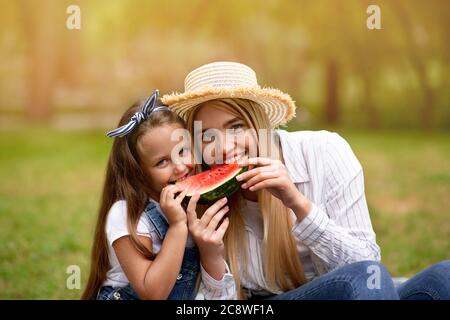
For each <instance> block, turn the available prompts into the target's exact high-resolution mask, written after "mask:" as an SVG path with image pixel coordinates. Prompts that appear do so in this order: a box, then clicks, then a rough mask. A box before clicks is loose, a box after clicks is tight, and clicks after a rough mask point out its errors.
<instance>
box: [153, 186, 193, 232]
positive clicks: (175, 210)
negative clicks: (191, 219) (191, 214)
mask: <svg viewBox="0 0 450 320" xmlns="http://www.w3.org/2000/svg"><path fill="white" fill-rule="evenodd" d="M180 191H181V188H180V187H179V186H177V185H173V184H171V185H168V186H166V187H164V189H162V191H161V195H160V199H159V205H160V207H161V209H162V211H163V212H164V215H165V216H166V218H167V222H168V223H169V226H171V227H172V226H178V225H180V226H181V225H184V226H186V225H187V217H186V212H185V211H184V209H183V207H182V206H181V202H182V201H183V199H184V197H185V196H186V192H187V190H184V191H182V192H181V193H180V194H179V195H178V196H175V194H176V193H177V192H180Z"/></svg>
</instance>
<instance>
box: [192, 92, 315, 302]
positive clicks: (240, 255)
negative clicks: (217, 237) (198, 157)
mask: <svg viewBox="0 0 450 320" xmlns="http://www.w3.org/2000/svg"><path fill="white" fill-rule="evenodd" d="M206 104H207V105H208V106H213V107H215V108H217V109H221V110H224V111H227V112H229V113H231V114H233V115H234V116H237V117H239V118H241V119H243V120H244V121H245V122H246V123H247V125H248V126H249V128H250V129H254V130H255V132H256V134H257V139H258V142H259V141H261V140H262V139H265V140H264V141H268V142H269V143H268V146H267V148H268V149H269V150H266V151H268V152H269V154H270V155H272V157H275V158H277V159H280V160H282V153H281V150H280V148H279V147H278V145H277V144H276V143H274V140H273V137H272V133H271V130H270V129H272V128H271V126H270V122H269V120H268V118H267V116H266V114H265V113H264V111H263V110H262V109H261V108H260V107H259V106H258V104H257V103H255V102H253V101H250V100H246V99H216V100H211V101H207V102H204V103H202V104H200V105H198V106H197V107H196V108H194V109H193V110H192V112H190V113H189V114H188V117H187V121H186V122H187V127H188V129H189V130H190V132H193V130H194V119H195V114H196V112H197V110H199V109H200V108H201V107H202V106H204V105H206ZM259 129H269V130H266V134H267V136H266V137H263V136H260V135H261V132H263V133H262V134H265V133H264V131H260V130H259ZM260 147H261V146H260V143H258V152H259V155H261V149H260ZM257 195H258V205H259V208H260V210H261V213H262V218H263V225H264V229H263V230H264V238H263V268H264V276H265V280H266V283H267V285H268V286H269V287H270V289H271V290H273V291H278V290H281V291H288V290H290V289H294V288H296V287H298V286H300V285H302V284H304V283H305V282H306V280H305V275H304V272H303V268H302V265H301V262H300V258H299V254H298V252H297V248H296V242H295V239H294V237H293V235H292V233H291V229H292V227H293V223H292V220H291V214H290V209H288V208H286V207H285V206H284V205H283V203H282V202H281V201H280V200H279V199H278V198H276V197H274V196H273V195H272V194H271V193H270V192H268V191H267V190H261V191H259V192H258V194H257ZM242 203H243V197H242V194H241V192H238V193H236V194H235V195H234V196H233V197H232V198H231V199H230V203H229V205H230V213H229V215H228V216H229V219H230V225H229V227H228V230H227V232H226V234H225V237H224V243H225V251H226V259H227V261H228V263H229V266H230V269H231V272H232V274H233V276H234V279H235V282H236V288H237V290H238V297H239V298H240V299H242V298H244V295H243V293H242V290H241V280H240V279H241V275H242V273H241V272H245V270H246V266H248V264H247V262H248V257H247V252H248V245H247V242H246V241H245V226H244V219H243V216H242V212H241V210H240V208H241V205H242ZM239 261H240V262H241V263H243V265H240V264H239ZM240 271H241V272H240Z"/></svg>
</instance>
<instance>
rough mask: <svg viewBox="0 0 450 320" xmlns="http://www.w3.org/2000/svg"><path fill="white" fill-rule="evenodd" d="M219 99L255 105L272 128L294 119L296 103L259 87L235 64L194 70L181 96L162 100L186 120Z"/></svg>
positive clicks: (246, 70)
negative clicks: (262, 111) (205, 103)
mask: <svg viewBox="0 0 450 320" xmlns="http://www.w3.org/2000/svg"><path fill="white" fill-rule="evenodd" d="M222 98H241V99H248V100H252V101H254V102H256V103H258V104H259V105H260V106H261V108H262V109H263V110H264V112H265V113H266V114H267V116H268V118H269V121H270V123H271V125H272V127H274V128H275V127H277V126H279V125H283V124H286V122H288V121H289V120H291V119H292V118H293V117H295V103H294V101H293V100H292V98H291V97H290V96H289V95H288V94H286V93H283V92H281V91H280V90H278V89H274V88H262V87H260V86H259V85H258V82H257V80H256V73H255V71H253V70H252V69H251V68H250V67H248V66H246V65H244V64H241V63H236V62H213V63H209V64H205V65H203V66H201V67H199V68H197V69H195V70H193V71H192V72H190V73H189V74H188V75H187V76H186V78H185V79H184V92H183V93H172V94H167V95H165V96H163V97H162V98H161V101H162V102H163V103H164V104H165V105H167V106H169V108H170V109H172V110H173V111H174V112H176V113H177V114H179V115H180V116H181V117H182V118H184V119H186V118H187V115H188V114H189V111H191V110H192V109H193V107H194V106H196V105H199V104H200V103H202V102H205V101H209V100H213V99H222Z"/></svg>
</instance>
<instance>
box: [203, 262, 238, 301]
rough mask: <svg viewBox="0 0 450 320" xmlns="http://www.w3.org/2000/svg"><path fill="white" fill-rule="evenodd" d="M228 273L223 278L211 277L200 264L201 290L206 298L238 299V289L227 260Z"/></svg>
mask: <svg viewBox="0 0 450 320" xmlns="http://www.w3.org/2000/svg"><path fill="white" fill-rule="evenodd" d="M224 262H225V261H224ZM225 267H226V273H225V274H224V276H223V278H222V279H221V280H216V279H214V278H213V277H211V276H210V275H209V274H208V272H206V270H205V269H204V268H203V266H202V265H201V264H200V268H201V275H202V280H201V282H200V290H201V292H202V293H203V296H204V298H205V300H236V299H237V291H236V284H235V282H234V278H233V275H232V274H231V272H230V268H229V267H228V264H227V263H226V262H225Z"/></svg>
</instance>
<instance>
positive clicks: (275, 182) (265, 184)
mask: <svg viewBox="0 0 450 320" xmlns="http://www.w3.org/2000/svg"><path fill="white" fill-rule="evenodd" d="M279 186H280V181H279V179H278V178H275V179H268V180H264V181H261V182H259V183H257V184H255V185H253V186H251V187H250V188H249V190H250V191H258V190H261V189H267V188H277V187H279Z"/></svg>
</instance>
